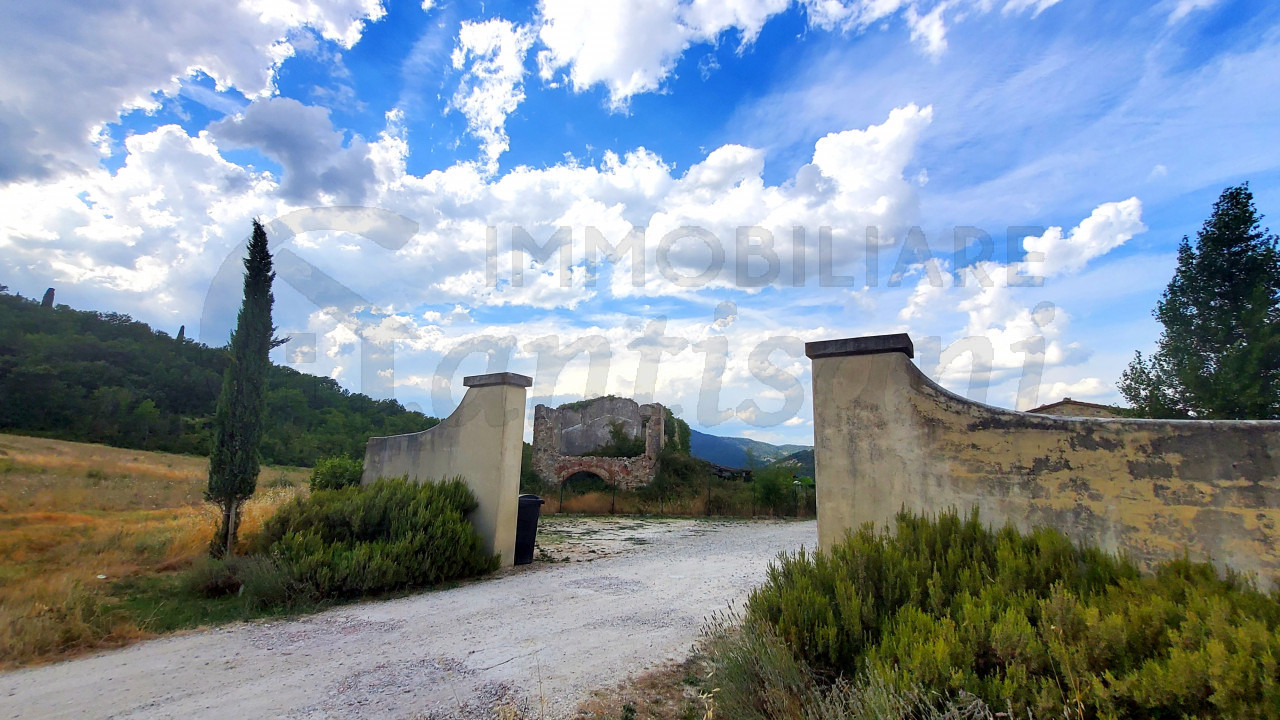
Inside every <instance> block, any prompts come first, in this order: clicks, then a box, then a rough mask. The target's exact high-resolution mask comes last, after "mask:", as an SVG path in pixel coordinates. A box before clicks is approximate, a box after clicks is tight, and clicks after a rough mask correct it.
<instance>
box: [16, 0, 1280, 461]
mask: <svg viewBox="0 0 1280 720" xmlns="http://www.w3.org/2000/svg"><path fill="white" fill-rule="evenodd" d="M14 15H15V17H14V22H11V23H7V24H6V27H5V28H4V29H0V40H3V41H4V42H3V43H0V45H3V47H4V49H3V50H0V62H2V63H4V70H5V76H6V77H7V78H11V79H12V80H10V81H7V82H6V83H5V86H4V87H3V88H0V204H2V205H3V206H4V207H5V208H6V212H5V213H4V215H3V217H0V248H2V249H3V258H4V267H3V272H4V276H3V277H0V282H4V283H5V284H7V285H9V286H10V287H11V289H12V290H16V291H19V292H22V293H23V294H27V295H35V294H38V293H40V292H42V291H43V289H44V288H45V287H48V286H53V287H56V288H57V291H58V299H59V301H60V302H65V303H68V304H71V305H73V306H75V307H80V308H90V309H102V310H115V311H122V312H127V313H129V314H131V315H133V316H135V317H137V318H139V319H142V320H145V321H147V322H149V323H152V324H153V325H154V326H156V327H158V328H162V329H165V330H167V331H169V332H176V330H177V327H178V326H179V325H186V327H187V328H188V335H194V336H196V337H199V338H200V339H201V340H202V341H204V342H208V343H210V344H220V343H222V342H224V341H225V339H226V335H227V332H228V331H229V328H230V324H231V322H232V319H233V315H234V307H235V304H236V303H237V302H238V298H237V297H235V291H236V287H235V285H236V284H237V283H236V281H235V271H234V258H235V257H236V254H237V253H238V252H239V248H241V247H242V243H243V241H244V239H245V237H246V236H247V234H248V228H249V220H250V219H251V218H253V217H260V218H262V219H263V220H264V221H268V222H274V223H275V224H274V225H272V228H273V243H275V248H276V252H277V257H278V260H279V262H281V263H282V267H285V268H286V269H282V271H281V276H282V282H278V283H277V292H276V295H277V310H276V320H277V325H279V326H280V328H281V330H282V332H285V333H287V334H289V335H290V336H291V337H293V338H294V341H293V342H291V343H290V344H289V345H287V346H285V347H284V348H282V349H281V350H279V351H277V352H278V355H277V357H276V359H277V361H279V362H288V363H290V364H293V365H294V366H295V367H297V368H298V369H300V370H303V371H306V372H313V373H317V374H325V375H331V376H333V377H336V378H338V379H339V380H340V381H341V382H342V383H343V384H344V385H345V386H347V387H349V388H350V389H352V390H354V391H363V392H368V393H370V394H374V395H378V396H388V395H393V396H395V397H396V398H398V399H400V400H401V401H402V402H405V403H407V404H411V405H412V406H415V407H419V408H421V409H423V410H424V411H426V412H431V413H434V414H444V413H447V412H449V410H450V409H451V408H452V406H453V404H454V403H455V402H456V401H457V399H458V398H459V397H460V394H461V389H460V384H461V383H460V381H461V377H462V375H464V374H470V373H473V372H482V371H485V370H487V369H510V370H515V371H519V372H525V373H527V374H531V375H534V376H535V385H534V387H533V389H532V397H533V402H553V403H560V402H565V401H568V400H573V399H577V398H579V397H582V396H584V395H594V394H599V393H603V392H613V393H616V394H623V395H637V396H641V397H644V398H648V397H652V398H654V399H656V400H658V401H661V402H664V403H667V404H668V405H672V406H674V407H676V408H677V409H678V410H679V412H680V413H681V414H682V415H683V416H684V417H685V418H686V419H688V420H689V421H690V422H691V423H693V424H694V425H695V427H699V428H700V429H703V430H707V431H710V432H714V433H718V434H726V435H730V434H747V435H750V436H752V437H757V438H759V439H764V440H771V441H787V442H811V439H812V425H811V410H810V403H809V401H808V399H807V393H808V392H809V381H808V361H807V360H806V359H805V358H804V357H803V353H802V352H801V348H802V345H803V342H805V341H811V340H821V339H832V338H837V337H848V336H854V335H862V334H871V333H879V332H908V333H910V334H911V335H912V337H913V338H914V339H915V340H916V344H917V348H918V357H917V361H918V363H919V364H920V365H921V367H922V369H924V370H925V371H926V372H927V373H929V374H930V375H932V376H934V377H935V378H937V379H939V380H940V381H942V382H943V383H944V384H946V385H948V386H949V387H951V388H952V389H954V390H956V391H958V392H961V393H964V394H966V395H969V396H970V397H974V398H976V399H980V400H984V401H986V402H990V403H992V404H996V405H1003V406H1008V407H1015V406H1016V407H1022V408H1025V407H1029V406H1031V405H1035V404H1041V403H1046V402H1051V401H1054V400H1058V399H1060V398H1061V397H1062V396H1064V395H1070V396H1072V397H1075V398H1078V399H1086V400H1094V401H1100V402H1115V401H1118V400H1119V396H1118V395H1117V394H1116V391H1115V387H1114V383H1115V381H1116V379H1117V378H1118V376H1119V374H1120V372H1121V371H1122V370H1123V368H1124V367H1125V365H1126V364H1127V362H1128V360H1129V358H1130V357H1131V356H1132V353H1133V352H1134V351H1135V350H1144V351H1145V350H1149V349H1150V348H1151V347H1152V346H1153V344H1154V342H1155V340H1156V338H1157V337H1158V333H1159V326H1158V325H1157V324H1156V323H1155V321H1154V320H1153V319H1152V318H1151V314H1150V313H1151V309H1152V307H1153V306H1154V304H1155V302H1156V300H1157V298H1158V297H1159V294H1160V291H1161V290H1162V289H1163V287H1164V285H1165V283H1167V282H1168V279H1169V277H1170V275H1171V273H1172V269H1173V253H1174V252H1175V250H1176V248H1177V243H1178V241H1179V240H1180V238H1181V237H1182V236H1183V235H1194V233H1195V231H1196V230H1197V229H1198V227H1199V225H1200V223H1201V222H1202V221H1203V220H1204V218H1205V217H1206V216H1207V214H1208V212H1209V209H1210V206H1211V205H1212V202H1213V200H1214V199H1215V198H1216V197H1217V195H1218V193H1220V192H1221V191H1222V189H1223V188H1225V187H1227V186H1230V185H1234V184H1237V183H1240V182H1245V181H1248V182H1250V186H1251V187H1252V189H1253V191H1254V194H1255V197H1256V200H1257V204H1258V207H1259V209H1260V210H1261V211H1262V212H1264V213H1268V212H1274V211H1275V209H1276V208H1277V207H1280V140H1278V139H1277V137H1276V132H1275V118H1276V117H1277V116H1278V115H1280V113H1278V111H1280V87H1278V86H1280V67H1278V66H1280V52H1278V50H1280V8H1277V7H1276V6H1275V4H1274V3H1267V2H1262V1H1261V0H1240V1H1233V0H1166V1H1165V2H1157V3H1126V2H1088V1H1087V0H1004V1H1003V2H1001V1H997V0H941V1H940V2H935V1H933V0H805V1H804V2H786V1H785V0H738V1H737V2H733V3H715V2H709V1H708V2H703V1H700V0H699V1H695V2H688V1H685V0H659V1H656V2H643V1H637V2H595V3H581V2H571V1H569V0H543V2H541V3H538V4H536V5H532V4H523V3H502V2H498V3H495V2H485V3H445V2H426V3H423V2H389V3H387V2H383V3H380V2H378V0H317V1H316V2H308V3H303V2H296V1H295V0H277V2H273V3H268V4H264V5H261V6H259V7H257V8H256V9H253V10H252V11H251V10H249V9H247V8H245V7H239V6H234V7H228V6H225V4H220V3H214V2H211V1H210V2H203V1H202V2H193V3H186V4H182V5H181V6H179V5H177V4H172V3H164V2H162V1H161V0H133V1H132V2H126V3H121V4H119V5H117V6H115V7H110V8H108V7H92V8H87V9H86V8H83V7H80V6H79V5H77V4H73V3H70V2H51V3H43V4H40V5H37V6H29V7H24V8H22V9H21V11H19V12H17V13H15V14H14ZM137 18H147V22H146V23H139V22H138V21H137ZM356 207H365V208H375V209H377V212H365V213H363V214H362V213H361V212H360V211H358V210H354V209H353V208H356ZM379 213H381V214H379ZM680 228H697V232H696V233H693V232H691V231H685V230H680ZM795 228H801V229H802V230H801V232H802V235H799V236H797V235H796V230H795ZM823 228H828V229H829V230H824V229H823ZM867 228H874V230H872V231H871V234H870V236H869V235H868V230H867ZM957 228H961V230H960V231H959V232H961V233H968V234H969V235H970V236H972V237H977V238H979V239H977V240H974V241H972V242H971V244H970V248H969V250H968V251H967V252H966V253H964V254H962V255H961V256H959V257H957V256H956V253H955V247H956V246H955V242H956V241H955V238H956V236H957ZM1010 228H1020V229H1016V230H1013V231H1011V230H1010ZM557 229H560V232H561V233H562V234H561V235H559V236H555V237H557V238H559V239H560V240H564V241H565V244H563V245H557V246H556V247H557V248H558V251H556V252H548V253H545V254H542V255H541V256H540V255H539V253H537V252H535V253H532V254H530V253H527V252H519V253H517V252H515V251H514V250H513V247H514V246H515V245H518V244H519V242H520V239H521V238H523V237H525V235H524V234H523V233H525V232H527V233H528V237H529V238H531V239H532V240H533V242H535V243H538V244H539V245H540V244H541V243H543V242H545V241H547V239H548V238H551V237H553V234H554V233H555V232H556V231H557ZM913 229H914V230H913ZM641 230H643V240H640V241H638V242H637V246H638V247H639V248H641V255H639V256H635V257H633V256H631V255H629V254H628V253H627V252H622V253H620V254H619V255H618V256H617V257H615V258H614V260H613V261H612V262H602V263H601V264H599V265H592V264H591V263H589V262H588V260H587V256H588V255H589V254H591V253H593V252H595V251H596V250H597V249H598V243H597V242H596V240H597V239H603V240H604V241H605V242H606V243H609V244H616V243H618V242H620V241H623V240H624V238H626V237H628V233H632V232H639V231H641ZM827 233H829V237H828V236H827ZM984 233H985V235H983V234H984ZM362 235H363V237H362ZM824 237H828V239H826V240H823V239H822V238H824ZM869 237H870V238H871V239H870V240H869V239H868V238H869ZM371 238H372V239H371ZM664 238H667V239H668V240H669V241H670V242H668V243H667V244H666V245H665V247H664V244H663V239H664ZM740 238H741V242H745V241H748V240H749V241H750V242H753V243H757V244H759V243H765V244H769V243H772V245H771V248H772V250H771V252H772V255H773V256H774V257H776V262H775V263H774V264H775V265H776V276H773V277H766V282H764V283H763V284H762V285H763V286H761V287H756V286H754V285H756V284H759V283H755V282H754V281H753V280H752V278H758V277H760V276H761V275H762V274H765V275H766V276H767V275H768V272H769V271H770V269H771V267H772V266H771V264H770V262H769V259H768V258H769V257H770V254H771V253H770V251H769V250H761V249H759V248H757V249H756V250H755V251H754V252H753V251H751V250H750V249H749V248H745V246H743V245H741V244H740ZM797 238H799V239H797ZM1024 238H1025V239H1024ZM557 242H559V241H557ZM513 244H514V245H513ZM823 245H827V246H829V248H830V253H829V254H830V258H824V259H820V256H822V255H823V254H824V253H825V251H824V250H823V247H822V246H823ZM797 246H798V247H799V248H800V249H801V250H802V251H803V256H802V257H803V258H804V261H803V262H804V263H805V264H804V265H803V266H801V268H800V269H797V267H796V266H795V263H794V262H793V260H794V258H795V257H796V255H795V252H796V248H797ZM717 248H718V251H719V252H720V253H721V255H720V256H719V257H720V259H721V262H722V265H720V266H714V264H713V265H712V266H711V270H712V272H707V273H704V272H703V271H704V270H706V269H707V268H708V267H709V265H708V263H711V262H713V261H714V260H715V259H716V258H717V256H716V254H715V253H716V249H717ZM744 248H745V249H744ZM984 248H985V249H986V250H989V252H985V251H984ZM597 254H598V253H597ZM513 257H514V258H515V262H516V264H517V265H519V266H520V267H522V268H523V273H522V275H523V282H518V281H516V280H515V278H514V276H513V272H512V269H513V264H512V263H513ZM869 257H870V258H872V259H870V260H869V259H868V258H869ZM228 258H231V259H232V261H231V263H230V264H228ZM637 259H638V260H639V262H638V263H637V262H636V260H637ZM637 264H638V265H640V266H641V267H640V269H639V270H638V271H637V269H636V265H637ZM717 267H718V271H715V270H716V269H717ZM739 267H741V268H742V270H743V271H744V272H745V276H744V277H739V276H738V274H737V268H739ZM219 268H230V270H229V271H227V272H224V273H222V274H219ZM633 273H635V274H633ZM824 275H827V276H830V275H835V276H840V277H847V278H849V280H848V281H847V282H844V281H839V280H835V281H833V280H831V279H830V278H829V277H828V278H826V279H824ZM699 276H702V277H701V278H700V279H694V278H698V277H699ZM1026 276H1031V277H1032V278H1034V279H1037V280H1036V282H1033V283H1031V284H1029V285H1028V284H1027V283H1026V282H1020V278H1025V277H1026ZM659 348H665V351H663V353H662V354H660V355H659V354H658V349H659ZM587 349H590V350H592V352H593V354H589V353H587V352H585V350H587ZM579 350H582V351H584V352H581V353H578V351H579ZM655 358H656V359H655ZM531 404H532V403H531Z"/></svg>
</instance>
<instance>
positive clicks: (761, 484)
mask: <svg viewBox="0 0 1280 720" xmlns="http://www.w3.org/2000/svg"><path fill="white" fill-rule="evenodd" d="M794 480H795V479H794V477H793V476H792V473H791V471H790V470H787V469H785V468H780V467H764V468H760V469H759V470H756V471H755V472H753V473H751V492H752V498H753V500H754V501H755V505H756V507H757V509H758V510H759V511H761V512H764V511H765V510H768V511H769V512H770V513H771V514H774V515H777V514H781V513H787V514H795V511H796V498H797V496H798V493H797V492H796V488H795V485H794V484H793V483H794Z"/></svg>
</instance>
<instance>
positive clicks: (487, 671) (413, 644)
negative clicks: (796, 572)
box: [0, 517, 817, 720]
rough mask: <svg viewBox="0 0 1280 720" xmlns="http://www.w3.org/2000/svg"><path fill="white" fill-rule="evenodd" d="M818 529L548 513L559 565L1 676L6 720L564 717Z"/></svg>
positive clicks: (674, 642) (677, 654)
mask: <svg viewBox="0 0 1280 720" xmlns="http://www.w3.org/2000/svg"><path fill="white" fill-rule="evenodd" d="M816 540H817V531H816V528H815V525H814V523H813V522H812V521H810V522H780V521H779V522H775V521H753V522H744V521H715V520H706V521H703V520H642V519H630V518H622V519H616V520H613V519H606V520H601V519H572V518H563V517H553V518H544V524H543V526H542V529H541V530H540V531H539V544H540V546H541V547H543V548H544V550H545V552H544V553H542V557H543V558H544V560H542V561H538V562H535V563H534V564H533V565H527V566H524V567H521V568H515V569H512V570H507V571H504V572H502V573H499V574H498V575H496V576H494V577H491V578H489V579H486V580H483V581H479V582H473V583H469V584H466V585H463V586H460V587H456V588H452V589H449V590H442V591H437V592H428V593H422V594H419V595H414V596H411V597H405V598H400V599H396V600H388V601H383V602H369V603H363V604H359V605H348V606H344V607H341V608H336V609H333V610H330V611H327V612H324V613H320V614H317V615H312V616H308V617H305V618H302V619H298V620H289V621H274V622H260V623H246V624H237V625H231V626H226V627H222V628H216V629H212V630H204V631H198V632H193V633H188V634H184V635H178V636H171V637H166V638H160V639H157V640H151V641H148V642H145V643H141V644H139V645H134V646H132V647H129V648H125V649H122V650H117V651H112V652H106V653H101V654H98V655H94V656H90V657H86V658H82V659H78V660H71V661H68V662H63V663H59V664H57V665H51V666H48V667H42V668H33V669H29V670H20V671H17V672H12V673H6V674H3V675H0V718H218V719H219V720H228V719H234V720H240V719H241V718H277V717H281V718H353V717H358V718H424V719H425V718H454V717H457V718H484V717H488V716H490V715H491V714H492V709H493V708H494V707H496V706H499V705H503V704H513V703H514V704H518V703H521V702H527V703H528V704H529V707H532V708H533V709H534V713H533V716H534V717H538V716H539V715H541V712H542V710H541V709H542V708H544V707H545V716H546V717H547V718H563V717H566V716H568V715H569V714H570V713H571V712H572V710H573V709H574V707H575V706H576V705H577V704H578V703H579V702H580V701H581V700H583V699H585V698H586V696H587V695H588V694H589V693H590V692H591V691H592V690H596V689H601V688H605V687H609V686H612V685H614V684H616V683H618V682H620V681H622V680H624V679H625V678H626V677H627V676H628V675H630V674H634V673H637V672H640V671H643V670H645V669H647V668H649V667H652V666H654V665H656V664H659V663H662V662H664V661H667V660H670V659H679V658H683V657H684V656H685V655H686V654H687V653H688V651H689V648H690V646H691V644H692V643H693V641H694V640H695V638H696V637H697V633H698V630H699V628H700V627H701V626H702V623H703V620H704V619H705V618H706V616H707V615H709V614H710V613H712V612H715V611H717V610H723V609H726V608H727V606H729V605H730V604H731V603H733V604H736V603H739V602H740V601H741V600H742V599H743V598H744V597H745V596H746V593H747V592H748V591H749V590H750V589H751V588H752V587H754V586H755V585H757V584H758V583H759V582H760V581H761V580H762V579H763V577H764V572H765V568H766V567H767V566H768V563H769V561H770V560H771V559H772V558H773V556H774V555H776V554H777V553H778V552H779V551H782V550H787V551H791V550H795V549H798V548H799V547H800V546H801V545H807V546H809V547H812V546H813V545H814V544H815V542H816ZM547 557H550V558H554V559H558V560H560V561H561V562H548V561H546V560H545V558H547Z"/></svg>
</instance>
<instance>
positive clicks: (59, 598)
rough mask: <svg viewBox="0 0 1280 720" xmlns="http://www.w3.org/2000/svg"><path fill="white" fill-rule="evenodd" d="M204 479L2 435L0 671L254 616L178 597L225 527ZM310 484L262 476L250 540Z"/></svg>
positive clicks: (166, 459) (167, 459) (229, 605)
mask: <svg viewBox="0 0 1280 720" xmlns="http://www.w3.org/2000/svg"><path fill="white" fill-rule="evenodd" d="M206 470H207V460H206V459H205V458H202V457H192V456H185V455H171V454H167V453H154V452H145V451H139V450H124V449H120V448H113V447H107V446H103V445H90V444H85V443H73V442H63V441H59V440H46V439H40V438H31V437H22V436H16V435H0V667H5V668H8V667H14V666H17V665H24V664H30V663H33V662H43V661H48V660H54V659H59V658H63V657H67V656H69V655H73V654H76V653H80V652H84V651H86V650H90V649H94V648H100V647H110V646H116V645H121V644H124V643H128V642H130V641H133V640H136V639H138V638H142V637H147V636H149V635H152V634H155V633H161V632H167V631H170V630H174V629H179V628H184V627H193V626H197V625H201V624H206V623H212V622H222V621H227V620H233V619H241V618H244V617H246V616H252V615H253V614H254V613H253V612H249V611H247V610H246V608H244V607H243V606H242V605H241V604H239V603H238V602H237V601H236V599H235V598H220V599H213V600H205V599H200V598H194V597H187V596H186V595H185V594H184V593H182V592H181V588H180V587H179V584H180V580H179V576H178V575H179V574H178V572H177V571H179V570H182V569H184V568H186V567H188V566H189V565H191V563H192V562H194V561H195V560H197V559H198V558H201V557H202V556H203V555H204V554H205V553H206V552H207V548H208V542H209V538H210V537H211V536H212V534H213V528H214V526H215V523H216V521H217V518H216V516H215V514H214V511H213V509H212V507H211V506H209V505H207V504H206V503H204V501H203V499H202V493H203V491H204V487H205V480H206ZM307 475H308V471H307V470H306V469H303V468H280V467H267V468H264V469H263V472H262V475H261V477H260V479H259V490H258V493H257V495H255V497H254V498H253V500H251V501H250V502H249V503H248V505H247V506H246V508H245V513H244V520H243V524H242V526H241V527H242V532H243V533H246V534H250V533H253V532H255V531H256V530H257V529H258V528H260V527H261V525H262V523H263V521H264V520H265V519H266V518H267V517H269V516H270V515H271V514H272V513H273V512H274V511H275V509H276V508H277V507H278V506H280V505H282V504H283V503H285V502H287V501H288V500H290V499H292V498H293V497H296V496H298V495H299V494H305V493H306V482H307ZM177 598H181V601H179V602H175V599H177ZM258 614H260V613H258Z"/></svg>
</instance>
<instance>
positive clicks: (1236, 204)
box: [1119, 183, 1280, 419]
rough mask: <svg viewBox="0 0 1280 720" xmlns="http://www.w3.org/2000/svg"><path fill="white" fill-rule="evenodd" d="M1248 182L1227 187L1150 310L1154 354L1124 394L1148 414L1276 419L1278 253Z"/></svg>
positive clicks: (1279, 403)
mask: <svg viewBox="0 0 1280 720" xmlns="http://www.w3.org/2000/svg"><path fill="white" fill-rule="evenodd" d="M1261 220H1262V216H1261V215H1259V214H1258V212H1257V210H1256V208H1255V207H1254V204H1253V193H1251V192H1250V191H1249V186H1248V184H1247V183H1246V184H1244V185H1240V186H1238V187H1233V188H1227V189H1226V190H1224V191H1223V192H1222V195H1221V196H1220V197H1219V198H1218V201H1217V202H1216V203H1214V205H1213V214H1212V215H1211V216H1210V217H1209V219H1208V220H1206V221H1205V223H1204V226H1203V227H1202V228H1201V229H1200V232H1199V233H1198V234H1197V236H1196V242H1195V245H1194V246H1193V245H1192V244H1191V242H1190V241H1189V240H1188V239H1187V238H1186V237H1183V238H1182V244H1181V246H1180V247H1179V248H1178V268H1177V270H1176V271H1175V273H1174V276H1173V279H1172V280H1171V281H1170V282H1169V285H1168V287H1167V288H1166V289H1165V291H1164V295H1163V296H1162V297H1161V299H1160V302H1159V304H1158V305H1157V306H1156V310H1155V316H1156V318H1157V319H1159V320H1160V323H1161V324H1162V325H1164V332H1163V333H1162V334H1161V336H1160V340H1159V343H1158V345H1157V349H1156V352H1155V354H1153V355H1152V356H1151V358H1150V359H1144V358H1143V357H1142V354H1141V353H1138V354H1137V356H1136V357H1135V358H1134V360H1133V362H1132V363H1131V364H1130V365H1129V368H1128V370H1126V371H1125V372H1124V375H1123V376H1122V377H1121V379H1120V383H1119V387H1120V392H1121V394H1123V395H1124V396H1125V398H1126V399H1128V400H1129V402H1130V403H1131V404H1132V405H1133V406H1134V407H1135V409H1136V410H1137V411H1138V412H1139V413H1140V414H1143V415H1147V416H1149V417H1198V418H1209V419H1250V418H1254V419H1261V418H1275V417H1280V253H1278V252H1277V248H1276V237H1275V236H1274V235H1270V234H1268V231H1267V230H1266V229H1265V228H1262V227H1261V225H1260V224H1261Z"/></svg>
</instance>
